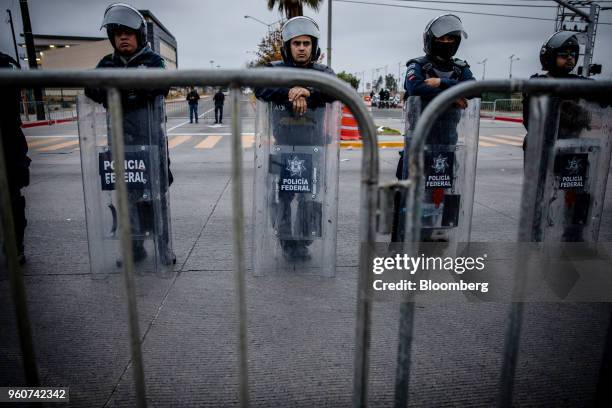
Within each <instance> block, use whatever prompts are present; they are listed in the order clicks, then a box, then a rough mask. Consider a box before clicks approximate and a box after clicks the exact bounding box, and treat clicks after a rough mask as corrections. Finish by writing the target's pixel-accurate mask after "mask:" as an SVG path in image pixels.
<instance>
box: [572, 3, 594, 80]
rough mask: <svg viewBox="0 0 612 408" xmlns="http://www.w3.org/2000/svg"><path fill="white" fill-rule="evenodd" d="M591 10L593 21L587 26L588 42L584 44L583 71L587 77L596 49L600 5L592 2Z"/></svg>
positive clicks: (590, 14) (590, 15)
mask: <svg viewBox="0 0 612 408" xmlns="http://www.w3.org/2000/svg"><path fill="white" fill-rule="evenodd" d="M589 11H590V13H589V17H590V20H591V21H589V25H588V27H587V35H586V44H585V46H584V58H583V63H582V72H583V74H584V76H585V77H588V76H589V75H590V74H591V63H592V62H593V50H594V49H595V34H596V32H597V20H599V5H598V4H595V3H591V7H590V10H589ZM576 62H578V61H576Z"/></svg>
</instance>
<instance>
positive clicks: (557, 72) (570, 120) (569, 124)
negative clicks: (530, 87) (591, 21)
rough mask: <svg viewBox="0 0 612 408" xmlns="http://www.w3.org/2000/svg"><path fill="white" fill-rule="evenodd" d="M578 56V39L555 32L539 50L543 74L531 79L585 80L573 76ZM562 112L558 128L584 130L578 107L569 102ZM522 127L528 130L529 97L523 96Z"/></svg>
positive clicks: (583, 121) (567, 34)
mask: <svg viewBox="0 0 612 408" xmlns="http://www.w3.org/2000/svg"><path fill="white" fill-rule="evenodd" d="M579 55H580V45H579V44H578V37H576V33H574V32H572V31H557V32H556V33H554V34H553V35H551V36H550V37H549V38H548V39H547V40H546V41H545V42H544V44H542V48H541V49H540V64H541V65H542V70H543V71H545V73H543V74H542V73H538V74H534V75H532V76H531V77H530V79H532V78H536V79H537V78H556V79H560V78H567V79H587V78H585V77H583V76H581V75H576V74H573V73H572V71H573V70H574V68H575V67H576V62H577V61H578V56H579ZM561 109H562V110H563V112H562V114H561V116H560V121H561V122H560V123H559V127H560V128H564V129H569V128H574V127H579V128H580V129H582V128H584V126H585V120H586V119H587V118H586V117H585V115H584V113H583V114H581V113H580V110H581V109H580V107H579V106H577V105H576V104H575V103H572V102H571V101H570V100H567V101H565V102H564V103H563V104H562V105H561ZM523 125H524V126H525V129H527V130H529V95H527V94H524V95H523ZM528 136H529V134H526V135H525V139H523V152H525V151H526V150H527V138H528Z"/></svg>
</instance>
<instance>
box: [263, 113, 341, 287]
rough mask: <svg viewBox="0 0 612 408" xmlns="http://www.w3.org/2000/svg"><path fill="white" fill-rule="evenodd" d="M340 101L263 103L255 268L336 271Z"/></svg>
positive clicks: (266, 272)
mask: <svg viewBox="0 0 612 408" xmlns="http://www.w3.org/2000/svg"><path fill="white" fill-rule="evenodd" d="M339 114H340V105H339V104H338V103H334V104H328V105H326V106H325V107H321V108H317V109H308V111H307V112H306V113H305V114H304V115H303V116H301V117H296V116H295V115H294V113H293V111H292V110H291V109H289V108H286V107H285V106H284V105H279V104H274V103H264V102H261V101H259V102H258V103H257V121H256V148H255V175H254V189H253V191H254V205H253V211H254V214H253V220H254V229H253V233H254V243H253V251H254V253H253V262H254V264H253V270H254V273H255V275H256V276H261V275H265V274H269V273H276V272H287V271H299V272H306V273H312V274H318V275H323V276H334V274H335V268H336V232H337V215H338V155H339V150H338V140H339V132H340V128H339V118H340V116H339Z"/></svg>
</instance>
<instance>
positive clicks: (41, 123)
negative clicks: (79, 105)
mask: <svg viewBox="0 0 612 408" xmlns="http://www.w3.org/2000/svg"><path fill="white" fill-rule="evenodd" d="M75 120H76V118H70V119H51V120H38V121H36V122H27V123H22V124H21V127H22V128H23V129H25V128H31V127H35V126H50V125H55V124H56V123H66V122H73V121H75Z"/></svg>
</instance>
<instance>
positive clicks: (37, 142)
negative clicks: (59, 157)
mask: <svg viewBox="0 0 612 408" xmlns="http://www.w3.org/2000/svg"><path fill="white" fill-rule="evenodd" d="M61 139H64V138H63V137H61V136H53V137H45V138H41V140H32V139H30V140H28V147H36V146H40V145H45V144H49V143H53V142H56V141H58V140H61Z"/></svg>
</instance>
